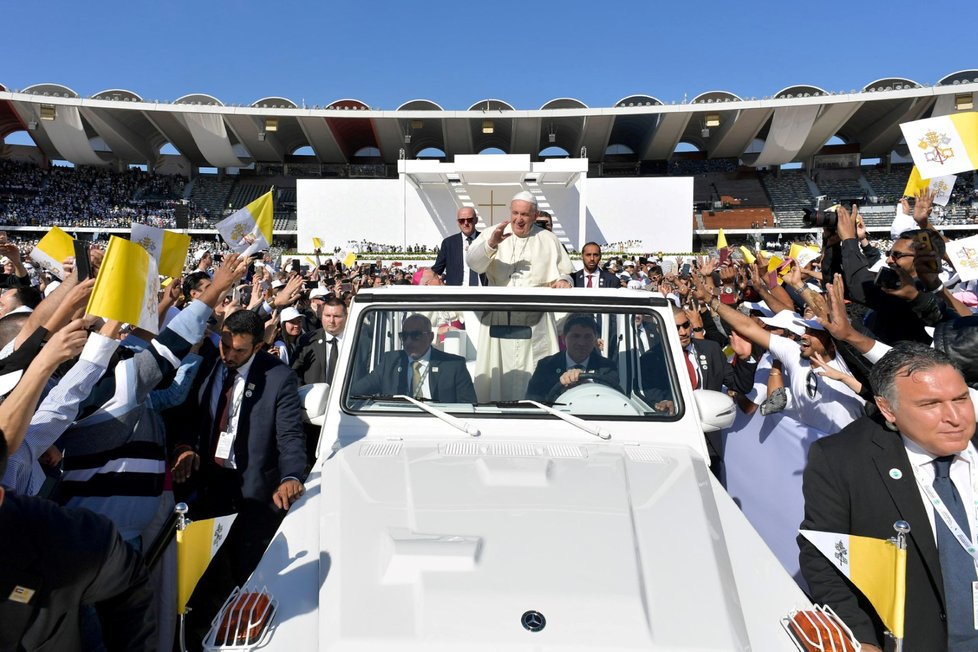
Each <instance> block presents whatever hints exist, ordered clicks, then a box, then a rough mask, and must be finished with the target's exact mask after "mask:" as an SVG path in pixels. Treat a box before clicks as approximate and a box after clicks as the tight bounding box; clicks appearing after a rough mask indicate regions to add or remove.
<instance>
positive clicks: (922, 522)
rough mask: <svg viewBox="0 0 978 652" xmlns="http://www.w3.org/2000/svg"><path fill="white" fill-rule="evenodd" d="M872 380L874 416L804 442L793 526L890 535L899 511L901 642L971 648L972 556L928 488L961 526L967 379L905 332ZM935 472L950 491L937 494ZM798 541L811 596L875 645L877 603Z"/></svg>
mask: <svg viewBox="0 0 978 652" xmlns="http://www.w3.org/2000/svg"><path fill="white" fill-rule="evenodd" d="M870 383H871V385H872V387H873V393H874V395H875V400H876V405H877V407H879V409H880V413H881V414H880V415H877V416H874V417H861V418H860V419H858V420H856V421H854V422H853V423H852V424H850V425H849V426H847V427H846V428H844V429H843V430H842V431H841V432H839V433H838V434H836V435H832V436H830V437H825V438H823V439H820V440H818V441H816V442H815V443H814V444H812V447H811V449H810V450H809V453H808V464H807V466H806V467H805V475H804V494H805V520H804V521H803V522H802V524H801V528H802V529H804V530H815V531H820V532H837V533H844V534H855V535H860V536H866V537H874V538H877V539H887V538H890V537H892V536H893V535H894V534H895V532H894V529H893V524H894V523H895V522H896V521H899V520H903V521H906V522H907V523H909V524H910V528H911V529H910V534H909V535H908V541H907V576H906V577H907V594H906V627H905V635H906V638H905V639H904V641H905V647H904V649H906V650H976V649H978V632H976V630H975V628H974V622H973V613H972V595H971V586H972V582H974V581H976V575H975V567H974V562H973V560H972V559H971V557H970V555H968V554H967V553H966V552H965V551H964V549H963V548H961V547H959V546H958V543H957V541H956V540H955V539H954V538H953V536H952V535H951V533H950V530H949V529H948V528H947V527H946V526H945V525H944V521H943V519H942V518H941V517H940V515H939V514H937V513H935V512H936V510H934V509H933V508H932V507H931V502H930V501H929V500H926V495H925V494H924V487H927V490H928V491H933V492H934V493H935V494H936V495H939V496H940V498H941V499H943V502H944V504H945V505H946V507H947V509H948V511H949V512H950V515H951V516H953V515H954V512H955V509H956V507H960V508H962V512H961V513H960V514H959V515H958V516H957V518H956V520H957V521H958V523H959V525H960V526H961V527H962V529H963V530H964V531H965V532H966V533H968V532H969V526H968V523H967V518H966V517H965V513H964V511H963V509H969V508H971V506H972V505H973V503H972V497H971V492H972V488H971V487H970V486H969V485H970V482H969V481H968V477H969V474H968V471H969V468H968V467H969V460H970V464H975V463H976V462H975V459H976V458H975V457H974V456H975V448H976V444H978V438H976V437H975V434H974V433H975V411H974V406H973V405H972V403H971V400H970V398H969V395H968V386H967V385H966V384H965V381H964V378H962V376H961V374H960V372H959V371H958V370H957V369H956V368H955V367H954V366H952V363H951V361H950V359H948V358H947V357H946V356H945V355H944V354H943V353H939V352H936V351H934V350H933V349H931V348H929V347H927V346H925V345H922V344H919V343H911V342H901V343H898V344H897V345H896V346H894V347H893V349H892V350H891V351H889V352H888V353H887V354H886V355H885V356H883V358H882V359H880V361H879V362H877V363H876V365H874V367H873V369H872V371H871V372H870ZM942 463H943V464H946V466H945V467H944V473H941V472H940V469H941V464H942ZM948 470H949V474H948V473H947V471H948ZM915 472H916V474H918V475H919V478H920V482H919V484H918V482H917V481H916V479H915ZM940 476H943V481H942V482H943V483H944V486H945V487H946V488H947V489H949V490H950V491H951V492H952V495H951V496H948V497H945V496H944V495H943V494H941V491H942V489H941V488H939V481H938V478H939V477H940ZM962 503H963V504H962ZM929 514H933V518H934V529H932V527H931V525H930V518H929ZM935 538H936V540H937V544H936V545H935ZM798 543H799V546H800V548H801V570H802V574H803V575H804V576H805V579H806V580H807V581H808V585H809V587H810V590H811V593H812V597H813V599H814V601H815V602H818V603H825V604H827V605H829V606H830V607H832V609H834V610H835V612H836V613H837V614H838V615H839V617H841V618H842V620H843V621H844V622H845V623H846V624H847V625H848V626H849V627H850V628H851V629H852V630H853V632H854V633H855V635H856V638H857V639H858V640H859V641H861V642H862V643H863V649H864V650H873V649H879V648H882V646H883V642H884V641H883V630H884V627H883V623H882V622H881V621H880V618H879V617H878V616H877V614H876V611H875V610H874V609H873V606H872V605H871V604H870V603H869V602H868V601H867V600H866V599H865V598H864V597H863V595H862V594H861V593H860V592H858V591H857V590H856V589H855V588H853V585H852V584H851V583H850V582H849V581H848V580H847V579H846V578H845V577H844V576H843V575H842V574H841V573H840V572H839V571H838V570H837V569H836V567H835V566H834V565H833V564H832V562H830V561H829V560H828V559H826V558H825V557H824V556H823V555H822V554H821V553H820V552H818V550H817V549H816V548H815V546H814V545H812V544H811V543H810V542H809V541H808V540H807V539H805V538H804V537H801V536H799V537H798ZM871 646H877V647H876V648H873V647H871Z"/></svg>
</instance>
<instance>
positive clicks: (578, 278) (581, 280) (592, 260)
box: [573, 242, 621, 288]
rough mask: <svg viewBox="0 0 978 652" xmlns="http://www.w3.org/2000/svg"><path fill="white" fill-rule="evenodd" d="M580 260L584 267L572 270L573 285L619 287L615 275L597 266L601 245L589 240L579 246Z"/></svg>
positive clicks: (599, 259)
mask: <svg viewBox="0 0 978 652" xmlns="http://www.w3.org/2000/svg"><path fill="white" fill-rule="evenodd" d="M581 262H583V263H584V269H580V270H578V271H576V272H574V274H573V277H574V287H579V288H617V287H621V283H620V282H619V280H618V277H617V276H615V275H614V274H612V273H611V272H606V271H604V270H603V269H601V268H600V267H599V266H598V265H600V263H601V245H599V244H598V243H597V242H589V243H587V244H586V245H584V247H583V248H581Z"/></svg>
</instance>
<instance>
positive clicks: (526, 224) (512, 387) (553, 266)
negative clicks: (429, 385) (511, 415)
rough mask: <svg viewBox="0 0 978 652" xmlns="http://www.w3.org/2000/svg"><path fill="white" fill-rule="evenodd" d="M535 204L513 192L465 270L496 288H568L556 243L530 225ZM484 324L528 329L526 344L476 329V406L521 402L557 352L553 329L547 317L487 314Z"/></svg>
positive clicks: (569, 269)
mask: <svg viewBox="0 0 978 652" xmlns="http://www.w3.org/2000/svg"><path fill="white" fill-rule="evenodd" d="M536 217H537V204H536V199H535V198H534V197H533V195H532V194H530V193H528V192H521V193H518V194H517V195H516V196H515V197H513V200H512V201H511V202H510V219H509V220H506V221H504V222H502V223H500V224H498V225H497V226H496V227H495V228H494V229H493V230H492V231H489V232H487V233H483V235H482V236H481V237H479V238H478V239H477V240H476V241H475V242H473V243H472V246H471V247H469V252H468V254H467V255H466V262H467V263H468V266H469V268H471V269H473V270H475V271H476V272H478V273H480V274H483V273H484V274H485V275H486V276H487V277H488V279H489V284H490V285H492V286H497V287H548V286H549V287H558V288H559V287H566V288H569V287H572V283H571V277H570V275H571V274H572V273H573V271H574V267H573V265H572V263H571V260H570V256H568V255H567V252H566V251H565V250H564V247H563V245H561V243H560V240H558V239H557V236H555V235H554V234H553V233H551V232H550V231H548V230H546V229H542V228H540V227H538V226H535V221H536ZM484 321H485V322H486V323H485V324H484V325H485V326H488V325H494V324H512V325H525V326H530V327H531V328H532V329H533V336H532V337H531V338H530V339H528V340H519V339H513V340H511V339H494V338H491V337H490V334H489V328H482V329H480V335H479V356H478V362H477V365H476V375H475V391H476V395H477V396H478V397H479V400H480V401H510V400H519V399H522V398H525V395H526V387H527V384H528V383H529V382H530V376H531V375H532V374H533V370H534V369H535V368H536V364H537V361H538V360H540V358H543V357H545V356H548V355H552V354H554V353H556V352H557V350H558V345H557V328H556V322H555V319H554V317H553V315H551V314H543V313H526V312H512V313H499V312H496V313H491V314H488V315H486V316H485V318H484Z"/></svg>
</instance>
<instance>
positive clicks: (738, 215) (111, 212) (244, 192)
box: [0, 159, 978, 234]
mask: <svg viewBox="0 0 978 652" xmlns="http://www.w3.org/2000/svg"><path fill="white" fill-rule="evenodd" d="M276 167H281V166H260V167H259V169H258V170H256V171H254V173H250V172H251V171H249V173H248V174H244V173H243V174H239V175H229V174H227V175H216V174H198V175H196V176H195V177H193V178H185V177H182V176H180V175H169V174H155V173H150V172H144V171H141V170H138V169H130V170H126V171H122V172H116V171H113V170H111V169H108V168H105V167H99V166H84V167H75V168H71V167H59V166H52V167H50V168H43V167H38V166H36V165H34V164H32V163H24V162H17V161H5V160H2V159H0V226H3V227H21V228H23V229H43V228H46V227H50V226H52V225H58V226H65V227H76V228H90V229H99V230H112V229H122V230H128V229H129V226H130V223H131V222H132V221H137V222H143V223H149V224H153V225H156V226H160V227H166V228H183V227H182V226H181V225H179V224H178V222H177V212H178V210H181V209H182V210H184V211H185V212H186V215H187V219H188V221H187V227H189V228H190V229H191V230H205V231H208V232H213V231H214V223H215V222H216V221H217V220H219V219H221V218H223V217H224V216H226V215H228V214H229V213H230V212H232V211H234V210H237V209H239V208H241V207H242V206H245V205H247V204H248V203H249V202H251V201H252V200H254V199H255V198H257V197H258V196H260V195H262V194H264V193H266V192H268V191H269V190H272V191H273V192H274V201H275V224H274V230H275V232H276V233H278V234H287V233H291V234H294V233H295V232H296V180H297V178H299V176H302V175H299V176H294V175H286V174H282V173H280V172H278V171H277V170H276V169H275V168H276ZM910 170H911V166H910V165H906V164H903V165H892V166H890V169H886V166H884V165H878V166H858V167H855V168H850V169H820V170H815V171H814V172H813V173H812V174H809V173H808V172H807V171H805V170H770V171H757V170H754V169H753V168H750V167H746V166H740V167H738V166H737V162H736V160H735V159H727V160H723V161H716V160H714V161H708V160H692V159H682V160H681V165H673V166H669V168H668V169H662V170H659V174H661V175H674V176H691V177H693V197H694V202H695V207H694V208H695V212H696V214H697V225H696V228H697V229H699V230H701V231H702V230H706V231H710V230H713V229H719V228H723V229H728V230H730V229H734V230H736V229H755V230H758V229H760V230H764V229H767V230H771V229H783V228H801V227H803V224H802V221H801V217H802V212H803V210H804V209H805V208H811V207H813V206H814V204H815V197H817V196H819V195H827V196H828V197H829V198H830V199H832V200H854V201H856V202H858V203H859V204H860V205H861V207H862V208H861V210H862V212H863V215H864V216H865V218H866V222H867V224H868V225H869V226H871V227H873V228H887V229H888V228H889V225H890V222H892V220H893V215H894V206H895V202H896V201H897V199H898V198H899V197H900V196H901V195H902V194H903V188H904V186H905V184H906V181H907V178H908V176H909V175H910ZM300 172H301V167H300ZM940 212H941V213H942V214H943V215H944V217H945V220H947V221H949V223H951V224H954V223H973V222H974V220H975V216H976V215H978V193H976V190H975V174H974V173H968V174H962V175H959V176H958V179H957V181H956V183H955V188H954V192H953V194H952V197H951V201H950V203H949V205H948V207H947V208H946V209H941V210H940Z"/></svg>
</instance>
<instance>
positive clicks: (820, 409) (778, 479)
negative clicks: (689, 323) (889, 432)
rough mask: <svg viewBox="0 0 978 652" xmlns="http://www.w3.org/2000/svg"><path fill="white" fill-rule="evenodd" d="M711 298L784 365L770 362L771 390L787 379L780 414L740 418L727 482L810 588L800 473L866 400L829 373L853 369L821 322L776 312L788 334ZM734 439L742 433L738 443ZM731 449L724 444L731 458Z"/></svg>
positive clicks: (759, 528)
mask: <svg viewBox="0 0 978 652" xmlns="http://www.w3.org/2000/svg"><path fill="white" fill-rule="evenodd" d="M711 304H712V305H711V306H710V307H711V308H712V309H713V310H714V311H716V312H717V314H719V315H720V318H721V319H723V320H724V321H725V322H727V323H728V324H729V325H730V326H731V327H732V328H733V329H734V330H735V331H736V332H737V333H738V334H739V335H741V336H743V337H745V338H747V339H749V340H750V341H752V342H754V343H755V344H758V345H760V346H762V347H765V348H767V349H768V350H769V351H770V353H771V356H773V358H774V359H776V360H779V361H780V362H781V365H782V369H781V370H780V371H778V370H777V369H775V368H774V367H768V368H767V371H768V374H769V377H768V383H767V388H768V390H769V391H770V390H771V388H772V387H774V386H775V385H776V384H778V383H777V381H782V382H783V383H784V387H785V389H786V390H787V393H788V397H787V399H788V400H787V406H786V407H785V408H784V410H783V411H782V412H780V413H779V414H778V416H777V417H774V416H773V415H772V416H767V417H762V419H763V422H762V423H761V424H759V426H757V428H758V429H757V430H755V431H744V430H743V428H742V424H741V427H740V428H739V430H738V431H737V432H735V433H734V434H732V435H731V440H730V441H731V450H730V451H729V453H730V455H729V459H728V464H727V469H728V473H727V474H726V475H725V478H724V482H725V483H726V485H727V486H728V490H729V491H730V492H731V495H734V496H736V497H737V499H738V501H739V504H740V505H741V509H742V510H743V512H744V514H745V515H747V517H748V519H749V520H750V521H751V523H752V524H753V526H754V528H755V529H756V530H757V531H758V532H759V533H761V536H762V537H763V539H764V541H765V543H767V545H768V546H769V547H770V548H771V549H772V550H774V551H775V553H776V554H777V555H778V557H779V558H780V559H782V564H783V565H784V567H785V570H787V571H788V572H789V573H791V574H792V575H793V576H794V577H795V580H796V581H797V582H798V583H799V586H801V587H802V588H803V589H807V586H806V584H805V581H804V579H803V578H802V577H801V573H800V572H799V566H798V563H797V561H796V560H797V555H796V554H795V553H794V550H793V546H792V542H793V540H794V538H795V536H796V535H797V533H798V523H799V522H801V519H802V517H803V516H804V510H805V507H804V499H803V497H802V486H801V485H802V483H801V474H802V471H803V469H804V468H805V460H806V459H807V457H808V449H809V447H810V446H811V445H812V444H813V443H814V442H816V441H817V440H820V439H822V438H824V437H826V436H827V435H831V434H833V433H836V432H839V430H841V429H843V428H845V427H846V426H848V425H849V424H850V423H852V422H853V421H855V420H856V419H858V418H860V417H861V416H862V414H863V409H862V408H863V400H862V399H861V398H860V397H859V395H858V394H857V393H856V392H855V391H854V390H853V389H852V388H850V387H849V385H847V384H846V383H845V382H843V381H842V380H837V379H835V378H832V377H830V376H829V375H828V374H829V373H831V374H832V376H839V377H841V374H848V375H851V372H850V371H849V368H848V367H847V366H846V363H845V362H844V361H843V360H842V358H841V357H840V356H838V355H836V349H835V341H834V340H833V339H832V337H831V336H830V335H829V333H828V332H827V331H825V330H824V328H823V327H822V325H821V324H819V323H818V322H817V321H811V320H805V319H802V318H801V317H799V316H797V315H794V314H792V313H788V312H787V311H784V312H783V313H779V314H778V315H776V317H777V318H779V320H781V322H782V323H783V326H784V328H785V336H782V335H776V334H774V333H771V332H769V331H767V330H765V329H764V327H762V326H761V325H760V324H758V323H757V322H755V321H754V320H753V319H752V318H751V317H748V316H746V315H744V314H742V313H741V312H739V311H738V310H735V309H734V308H732V307H730V306H727V305H724V304H722V303H720V301H719V300H717V299H713V300H712V301H711ZM772 322H774V320H773V319H772V320H767V323H772ZM802 329H804V330H802ZM792 331H793V333H792ZM796 333H803V334H801V335H794V337H796V338H797V341H795V340H794V339H792V338H791V337H788V335H793V334H796ZM826 367H827V368H828V369H826ZM833 370H834V371H833ZM835 372H841V374H837V373H835ZM733 437H737V438H738V439H737V440H736V441H735V442H734V440H733V439H732V438H733ZM745 440H749V441H745ZM752 444H753V446H752ZM745 448H752V451H751V454H749V455H748V454H745V450H744V449H745ZM727 453H728V451H727V450H726V447H725V450H724V454H725V456H726V454H727Z"/></svg>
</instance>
